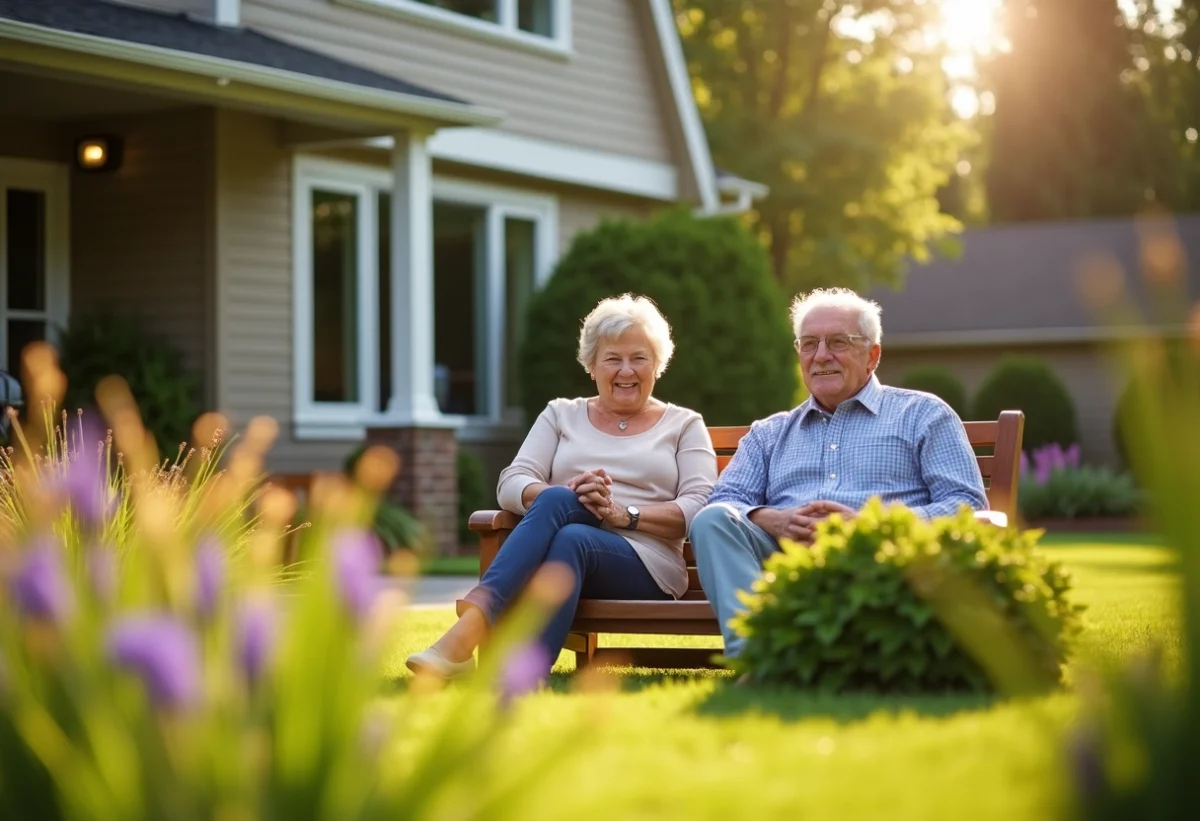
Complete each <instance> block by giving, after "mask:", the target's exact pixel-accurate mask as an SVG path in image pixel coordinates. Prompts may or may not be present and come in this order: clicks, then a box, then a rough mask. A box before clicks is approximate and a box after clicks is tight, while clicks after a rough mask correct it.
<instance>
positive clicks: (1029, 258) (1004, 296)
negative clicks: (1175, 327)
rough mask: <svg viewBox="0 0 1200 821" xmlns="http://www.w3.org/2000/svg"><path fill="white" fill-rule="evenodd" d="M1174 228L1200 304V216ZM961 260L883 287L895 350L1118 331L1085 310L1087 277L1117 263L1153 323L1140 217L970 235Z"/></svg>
mask: <svg viewBox="0 0 1200 821" xmlns="http://www.w3.org/2000/svg"><path fill="white" fill-rule="evenodd" d="M1170 227H1171V228H1172V230H1173V233H1174V234H1175V236H1176V238H1177V239H1178V241H1179V242H1180V244H1181V245H1182V248H1183V253H1184V266H1185V271H1184V277H1185V278H1186V279H1187V280H1188V281H1187V282H1186V283H1185V286H1186V290H1187V292H1188V293H1189V294H1190V297H1191V299H1193V300H1195V299H1197V298H1200V214H1190V215H1184V216H1180V217H1176V218H1175V219H1173V220H1172V222H1171V224H1170ZM961 239H962V244H963V252H962V255H961V257H960V258H958V259H938V260H936V261H934V262H932V263H930V264H927V265H913V266H912V268H911V269H910V270H909V273H908V276H907V278H906V281H905V283H904V285H903V289H902V290H900V291H894V290H891V289H889V288H883V287H880V288H875V289H873V290H872V291H871V292H870V294H869V296H870V298H871V299H874V300H876V301H877V302H878V303H879V304H880V305H881V306H882V308H883V330H884V340H885V345H888V346H890V347H897V346H902V347H903V346H948V345H967V344H1003V343H1006V342H1012V343H1018V342H1036V341H1043V342H1051V341H1072V340H1077V341H1085V340H1097V339H1102V338H1107V337H1110V336H1111V335H1112V334H1113V333H1114V331H1113V329H1111V328H1107V327H1105V326H1104V325H1103V324H1102V321H1101V319H1100V318H1099V317H1098V316H1096V314H1095V313H1094V312H1092V311H1091V310H1090V309H1089V308H1088V307H1087V304H1086V303H1085V302H1084V300H1083V298H1082V296H1081V294H1080V289H1079V274H1080V271H1081V268H1082V269H1085V270H1086V266H1087V265H1088V263H1089V262H1091V261H1094V260H1096V259H1098V258H1100V259H1107V260H1109V261H1115V262H1116V264H1117V265H1118V266H1119V269H1120V270H1121V272H1122V274H1123V275H1124V280H1125V289H1126V291H1127V293H1128V294H1129V295H1130V296H1131V297H1132V298H1133V299H1134V300H1135V301H1136V303H1137V305H1138V309H1139V314H1140V316H1142V317H1145V318H1146V320H1147V321H1149V320H1151V319H1152V316H1151V314H1150V312H1149V309H1148V306H1149V302H1148V300H1147V293H1146V287H1145V283H1144V281H1143V278H1142V273H1143V270H1144V267H1143V265H1142V262H1141V252H1142V240H1143V236H1142V234H1141V233H1140V232H1139V226H1138V223H1137V222H1136V221H1135V220H1133V219H1131V218H1128V219H1110V220H1094V221H1079V222H1056V223H1036V224H1024V225H1007V226H996V227H989V228H979V229H973V230H969V231H966V232H965V233H964V234H963V236H962V238H961Z"/></svg>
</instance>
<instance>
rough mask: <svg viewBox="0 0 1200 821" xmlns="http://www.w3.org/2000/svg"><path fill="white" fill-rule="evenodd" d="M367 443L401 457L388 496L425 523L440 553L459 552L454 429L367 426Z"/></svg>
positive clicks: (449, 554) (456, 449)
mask: <svg viewBox="0 0 1200 821" xmlns="http://www.w3.org/2000/svg"><path fill="white" fill-rule="evenodd" d="M367 444H368V445H386V446H387V447H390V448H392V449H393V450H395V451H396V453H397V454H398V455H399V456H400V472H399V473H398V474H397V476H396V479H395V481H394V482H393V483H392V487H391V490H390V491H389V492H388V497H389V498H390V499H392V500H393V501H394V502H396V503H397V504H401V505H404V507H406V508H408V509H409V510H410V511H412V512H413V514H414V515H416V517H417V518H419V519H420V520H421V521H422V522H424V523H425V524H426V525H428V527H429V529H430V531H431V532H432V536H433V545H434V551H435V552H436V554H437V555H439V556H452V555H454V554H456V553H458V548H459V544H458V525H459V522H458V462H457V460H458V441H457V439H456V438H455V435H454V429H453V428H369V429H368V430H367Z"/></svg>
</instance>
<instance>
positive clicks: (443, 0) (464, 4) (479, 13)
mask: <svg viewBox="0 0 1200 821" xmlns="http://www.w3.org/2000/svg"><path fill="white" fill-rule="evenodd" d="M417 1H418V2H420V3H424V4H425V5H427V6H436V7H437V8H439V9H445V10H446V11H452V12H454V13H455V14H465V15H466V16H468V17H476V18H478V19H480V20H488V21H490V22H492V23H495V22H496V21H497V19H499V18H498V8H499V5H500V0H417Z"/></svg>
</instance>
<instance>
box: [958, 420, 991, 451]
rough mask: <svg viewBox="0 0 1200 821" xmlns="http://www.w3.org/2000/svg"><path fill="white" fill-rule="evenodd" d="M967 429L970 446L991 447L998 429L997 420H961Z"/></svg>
mask: <svg viewBox="0 0 1200 821" xmlns="http://www.w3.org/2000/svg"><path fill="white" fill-rule="evenodd" d="M963 427H964V428H966V429H967V439H968V440H969V441H970V443H971V447H980V446H984V447H992V446H994V445H995V444H996V435H997V433H998V432H999V430H1000V423H999V422H963Z"/></svg>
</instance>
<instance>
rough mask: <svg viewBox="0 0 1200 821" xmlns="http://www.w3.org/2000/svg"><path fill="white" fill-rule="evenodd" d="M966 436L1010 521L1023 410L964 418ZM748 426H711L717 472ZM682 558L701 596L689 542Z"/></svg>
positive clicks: (992, 501) (691, 593)
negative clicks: (984, 417)
mask: <svg viewBox="0 0 1200 821" xmlns="http://www.w3.org/2000/svg"><path fill="white" fill-rule="evenodd" d="M963 427H964V428H966V430H967V439H968V440H969V441H970V442H971V446H972V447H973V448H975V452H976V454H980V451H981V450H990V451H991V453H985V454H982V455H976V457H975V460H976V461H977V462H978V463H979V472H980V473H981V474H982V475H983V484H984V487H986V488H987V495H988V506H989V507H990V508H991V509H992V510H999V511H1003V512H1004V513H1007V514H1008V517H1009V520H1010V521H1014V522H1015V521H1016V516H1017V475H1018V472H1019V471H1020V467H1021V440H1022V438H1023V436H1024V431H1025V414H1024V413H1022V412H1021V411H1018V410H1008V411H1001V412H1000V416H999V418H997V419H996V420H995V421H994V422H993V421H987V422H963ZM749 430H750V428H749V426H745V425H739V426H735V427H710V428H709V429H708V435H709V436H710V437H712V443H713V449H714V450H715V451H716V452H717V472H718V473H720V472H721V471H723V470H725V468H726V466H728V465H729V462H730V461H731V460H732V459H733V454H734V453H735V452H736V451H737V447H738V443H739V442H741V440H742V437H743V436H745V435H746V433H747V432H748V431H749ZM683 550H684V558H685V559H686V560H687V565H688V595H687V596H686V598H703V597H704V591H703V590H702V588H701V587H700V578H699V576H698V575H697V573H696V559H695V556H694V555H693V553H692V546H691V544H690V543H687V542H684V546H683Z"/></svg>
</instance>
